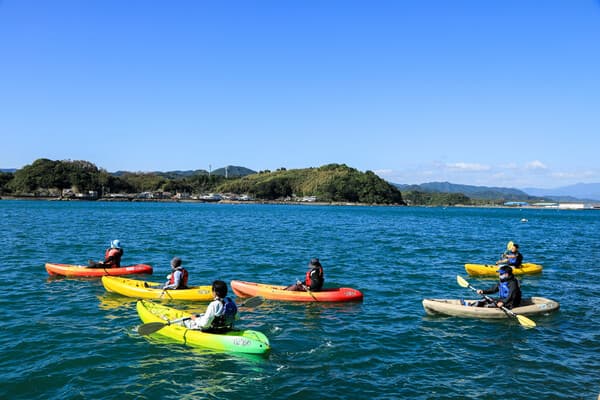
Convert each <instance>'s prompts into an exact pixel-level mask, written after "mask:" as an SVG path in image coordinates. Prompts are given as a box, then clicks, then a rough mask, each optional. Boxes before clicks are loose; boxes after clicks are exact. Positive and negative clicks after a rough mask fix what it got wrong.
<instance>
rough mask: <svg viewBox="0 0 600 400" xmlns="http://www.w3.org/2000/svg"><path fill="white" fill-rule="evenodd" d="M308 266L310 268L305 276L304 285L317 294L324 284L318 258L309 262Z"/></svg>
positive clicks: (321, 267)
mask: <svg viewBox="0 0 600 400" xmlns="http://www.w3.org/2000/svg"><path fill="white" fill-rule="evenodd" d="M309 265H310V266H312V268H311V269H310V271H308V273H307V274H306V280H305V281H304V282H305V285H306V286H307V287H308V289H310V290H311V291H313V292H318V291H320V290H321V289H323V284H324V283H325V276H324V274H323V266H322V265H321V262H320V261H319V259H318V258H313V259H312V260H310V264H309Z"/></svg>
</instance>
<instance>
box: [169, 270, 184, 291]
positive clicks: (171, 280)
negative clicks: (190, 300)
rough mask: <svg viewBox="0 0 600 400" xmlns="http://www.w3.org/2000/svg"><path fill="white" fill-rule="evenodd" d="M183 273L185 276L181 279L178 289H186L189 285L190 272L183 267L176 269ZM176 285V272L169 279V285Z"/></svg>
mask: <svg viewBox="0 0 600 400" xmlns="http://www.w3.org/2000/svg"><path fill="white" fill-rule="evenodd" d="M177 270H179V271H181V273H182V274H183V275H182V277H181V279H179V286H178V287H177V288H176V289H185V288H187V284H188V272H187V270H186V269H185V268H183V267H177V268H175V271H177ZM174 283H175V272H174V271H173V273H172V274H171V277H170V278H169V285H172V284H174Z"/></svg>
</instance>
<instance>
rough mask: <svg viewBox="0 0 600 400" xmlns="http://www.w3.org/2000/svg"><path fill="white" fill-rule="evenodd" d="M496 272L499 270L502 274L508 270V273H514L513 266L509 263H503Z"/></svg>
mask: <svg viewBox="0 0 600 400" xmlns="http://www.w3.org/2000/svg"><path fill="white" fill-rule="evenodd" d="M496 272H499V273H501V274H502V273H504V272H506V273H507V274H512V268H511V267H510V266H508V265H503V266H501V267H500V269H498V271H496Z"/></svg>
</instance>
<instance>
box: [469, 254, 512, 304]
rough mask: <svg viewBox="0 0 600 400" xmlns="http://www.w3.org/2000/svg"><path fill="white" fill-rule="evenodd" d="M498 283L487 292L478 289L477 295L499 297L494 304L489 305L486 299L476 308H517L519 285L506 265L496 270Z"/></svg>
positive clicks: (479, 302)
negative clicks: (497, 295)
mask: <svg viewBox="0 0 600 400" xmlns="http://www.w3.org/2000/svg"><path fill="white" fill-rule="evenodd" d="M497 272H498V276H499V278H500V282H498V283H497V284H496V285H494V286H492V287H491V288H489V289H487V290H481V289H478V290H477V293H479V294H492V293H499V297H498V298H497V299H494V300H495V301H496V304H494V303H490V302H489V301H488V300H487V299H483V300H480V301H478V302H477V303H476V304H475V306H477V307H496V306H497V307H502V306H504V307H506V308H508V309H511V308H513V307H518V306H519V305H520V304H521V295H522V294H521V285H520V284H519V281H518V280H517V278H515V276H514V275H513V272H512V268H511V267H510V266H508V265H503V266H501V267H500V269H498V271H497Z"/></svg>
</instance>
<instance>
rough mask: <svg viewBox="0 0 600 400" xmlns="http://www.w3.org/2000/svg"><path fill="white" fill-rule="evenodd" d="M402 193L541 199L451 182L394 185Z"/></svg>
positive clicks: (485, 198) (513, 190)
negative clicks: (416, 192)
mask: <svg viewBox="0 0 600 400" xmlns="http://www.w3.org/2000/svg"><path fill="white" fill-rule="evenodd" d="M394 185H395V186H396V187H397V188H398V189H400V190H401V191H411V190H412V191H421V192H433V193H462V194H464V195H465V196H467V197H470V198H472V199H478V200H497V199H504V200H507V201H517V200H521V201H523V200H538V199H539V198H536V197H533V196H530V195H528V194H527V193H525V192H523V191H521V190H518V189H512V188H502V187H488V186H473V185H458V184H455V183H450V182H428V183H421V184H420V185H403V184H394Z"/></svg>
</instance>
